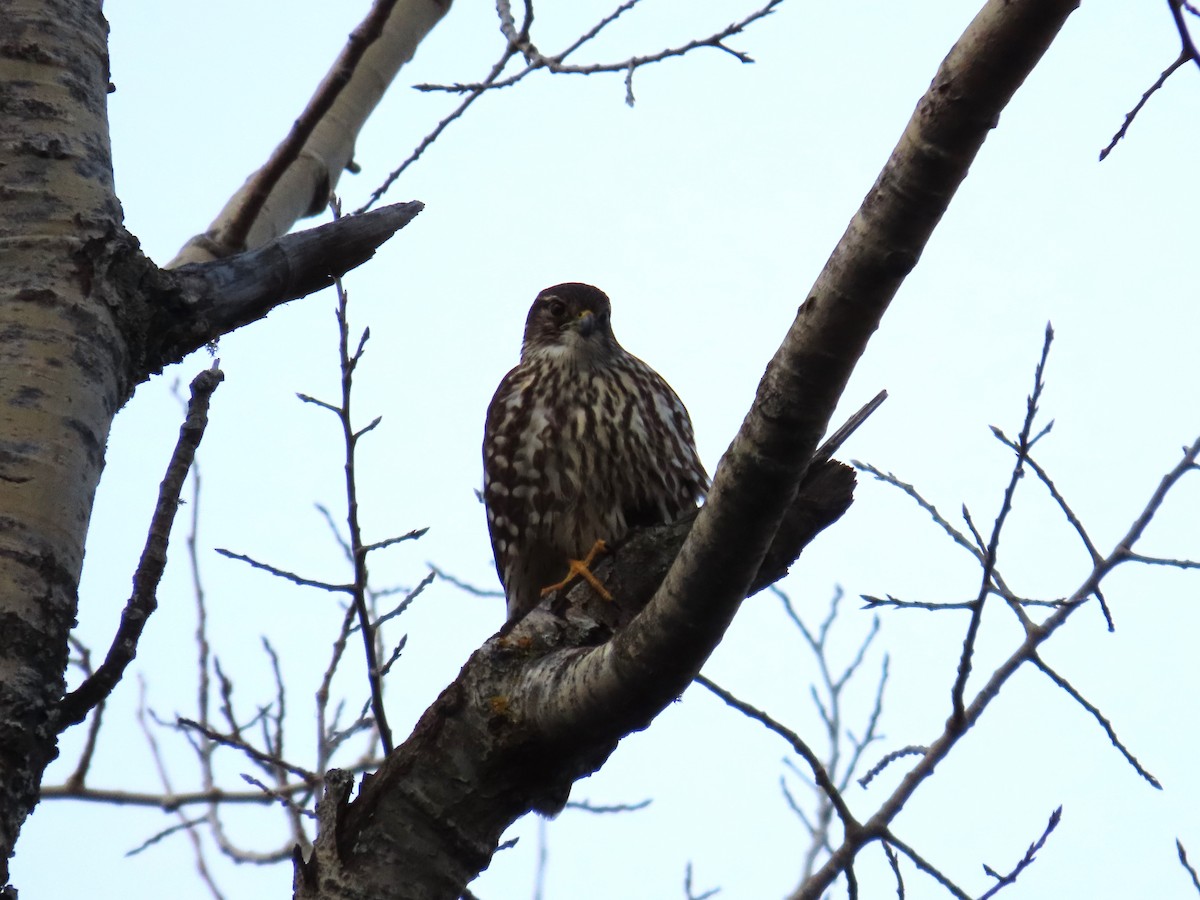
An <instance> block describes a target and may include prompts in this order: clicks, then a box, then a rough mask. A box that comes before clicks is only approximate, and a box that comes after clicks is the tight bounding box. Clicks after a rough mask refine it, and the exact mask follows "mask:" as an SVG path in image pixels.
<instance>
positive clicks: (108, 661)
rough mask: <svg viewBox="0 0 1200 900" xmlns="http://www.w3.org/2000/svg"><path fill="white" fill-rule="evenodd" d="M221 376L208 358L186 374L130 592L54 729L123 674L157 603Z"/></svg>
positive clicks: (81, 712)
mask: <svg viewBox="0 0 1200 900" xmlns="http://www.w3.org/2000/svg"><path fill="white" fill-rule="evenodd" d="M224 378H225V375H224V373H223V372H222V371H221V370H220V369H218V368H217V364H216V363H215V362H214V363H213V366H212V368H211V369H206V370H205V371H203V372H201V373H200V374H199V375H197V376H196V377H195V378H193V379H192V386H191V389H192V399H191V400H190V401H189V402H188V410H187V416H186V418H185V419H184V422H183V425H182V426H181V427H180V429H179V440H178V441H177V442H176V443H175V451H174V452H173V453H172V454H171V461H170V462H169V463H168V464H167V473H166V475H165V476H164V477H163V480H162V483H161V484H160V485H159V488H158V503H157V505H156V506H155V508H154V516H153V518H151V520H150V529H149V531H148V532H147V534H146V545H145V547H144V548H143V550H142V556H141V559H140V560H139V561H138V566H137V571H136V572H134V575H133V593H132V594H131V595H130V597H129V600H128V602H127V603H126V604H125V609H124V610H123V611H122V612H121V624H120V625H119V626H118V627H117V633H116V635H115V636H114V637H113V641H112V645H111V646H110V647H109V649H108V655H107V656H105V658H104V662H102V663H101V664H100V667H99V668H98V669H96V671H95V673H94V674H93V675H92V676H91V677H89V678H87V679H85V680H84V682H83V683H82V684H81V685H80V686H79V687H77V688H76V689H75V690H74V691H72V692H71V693H70V694H68V695H67V696H66V697H64V698H63V701H62V703H61V704H60V705H59V709H58V723H57V727H58V730H59V731H63V730H65V729H66V728H69V727H70V726H71V725H75V724H77V723H78V722H82V721H83V719H84V717H85V716H86V715H87V714H88V711H89V710H90V709H92V708H93V707H94V706H96V704H97V703H99V702H100V701H102V700H104V699H105V698H106V697H108V695H109V694H111V693H112V691H113V688H115V687H116V686H117V684H118V682H120V680H121V676H122V675H123V674H124V673H125V668H126V667H127V666H128V665H129V663H130V662H132V661H133V657H134V655H135V654H136V653H137V645H138V639H139V638H141V636H142V629H143V628H145V627H146V621H147V620H148V619H149V618H150V616H151V614H152V613H153V612H154V610H155V609H157V608H158V583H159V581H160V580H161V579H162V574H163V570H164V569H165V568H166V566H167V545H168V543H169V542H170V538H171V526H172V525H173V524H174V522H175V514H176V512H178V510H179V495H180V493H181V492H182V491H183V483H184V482H185V481H186V480H187V474H188V469H189V468H190V467H191V465H192V460H193V459H194V458H195V456H196V448H197V447H198V446H200V440H201V439H202V438H203V437H204V429H205V427H206V426H207V425H208V404H209V401H210V400H211V399H212V394H213V391H215V390H216V389H217V385H219V384H220V383H221V381H222V380H223V379H224Z"/></svg>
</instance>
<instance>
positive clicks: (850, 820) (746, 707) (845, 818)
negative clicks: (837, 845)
mask: <svg viewBox="0 0 1200 900" xmlns="http://www.w3.org/2000/svg"><path fill="white" fill-rule="evenodd" d="M696 683H697V684H700V685H703V686H704V687H706V688H708V689H709V690H710V691H712V692H713V693H714V694H716V695H717V696H718V697H720V698H721V699H722V700H723V701H725V703H726V704H727V705H728V706H732V707H733V708H734V709H736V710H737V711H738V712H740V713H742V714H743V715H745V716H748V717H749V718H751V719H754V720H755V721H756V722H761V723H762V724H763V725H765V726H766V727H767V728H768V729H769V730H771V731H773V732H775V733H776V734H777V735H779V736H780V737H781V738H783V739H784V740H785V741H787V742H788V743H789V744H791V746H792V749H793V750H794V751H795V752H796V753H797V755H799V756H800V757H802V758H803V759H804V761H805V762H806V763H808V766H809V768H810V769H811V770H812V773H813V779H814V781H816V783H817V786H818V787H820V789H821V790H822V791H824V792H825V795H826V796H827V797H828V798H829V802H830V803H831V804H832V806H833V808H834V810H835V811H836V812H837V814H838V818H839V819H841V820H842V827H843V828H844V829H845V830H846V831H848V832H850V831H857V830H858V829H859V827H860V826H859V824H858V822H857V821H855V819H854V816H853V815H852V814H851V812H850V808H849V807H848V806H846V802H845V801H844V800H843V799H842V795H841V792H840V791H838V789H837V785H835V784H834V783H833V779H832V778H830V776H829V772H828V771H827V770H826V768H825V764H824V763H823V762H821V760H820V759H819V758H818V757H817V755H816V753H814V752H813V751H812V748H810V747H809V746H808V744H806V743H805V742H804V740H803V739H802V738H801V737H800V736H799V735H798V734H796V733H795V732H794V731H792V730H791V729H790V728H788V727H787V726H785V725H783V724H782V723H780V722H777V721H776V720H775V719H773V718H772V717H771V716H769V715H767V713H765V712H763V711H762V710H761V709H756V708H755V707H753V706H751V705H750V704H749V703H746V702H744V701H742V700H739V699H738V698H737V697H735V696H734V695H733V694H731V693H729V691H727V690H725V689H724V688H722V687H720V686H719V685H717V684H716V683H714V682H713V681H711V680H710V679H708V678H706V677H705V676H703V675H697V676H696Z"/></svg>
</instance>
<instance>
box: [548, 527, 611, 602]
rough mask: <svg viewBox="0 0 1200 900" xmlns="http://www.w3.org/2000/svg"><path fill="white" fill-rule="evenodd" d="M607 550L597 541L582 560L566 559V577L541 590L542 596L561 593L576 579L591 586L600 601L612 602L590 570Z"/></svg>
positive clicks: (602, 542)
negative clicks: (598, 557) (597, 558)
mask: <svg viewBox="0 0 1200 900" xmlns="http://www.w3.org/2000/svg"><path fill="white" fill-rule="evenodd" d="M607 549H608V545H607V544H606V543H604V541H603V540H598V541H596V543H594V544H592V549H591V550H589V551H588V552H587V556H585V557H584V558H583V559H568V560H567V575H566V577H565V578H563V580H562V581H559V582H556V583H554V584H552V585H549V586H548V587H544V588H542V596H543V597H548V596H550V595H551V594H553V593H554V592H555V591H561V590H562V589H563V588H565V587H566V586H567V585H569V584H570V583H571V582H572V581H574V580H575V579H576V578H582V579H583V580H584V581H586V582H587V583H588V584H589V585H591V587H592V590H594V591H595V592H596V593H597V594H599V595H600V598H601V599H603V600H607V601H608V602H609V603H612V602H614V601H613V595H612V594H610V593H609V592H608V589H607V588H605V587H604V585H602V584H601V583H600V579H599V578H597V577H596V576H595V575H594V574H593V573H592V570H591V565H592V563H593V562H595V560H596V557H597V556H599V555H600V554H601V553H603V552H604V551H605V550H607Z"/></svg>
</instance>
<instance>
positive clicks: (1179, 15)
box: [1100, 0, 1200, 162]
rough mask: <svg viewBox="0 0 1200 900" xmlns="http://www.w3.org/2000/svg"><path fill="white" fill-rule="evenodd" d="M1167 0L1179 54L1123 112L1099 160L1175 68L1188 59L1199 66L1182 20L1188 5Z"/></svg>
mask: <svg viewBox="0 0 1200 900" xmlns="http://www.w3.org/2000/svg"><path fill="white" fill-rule="evenodd" d="M1167 2H1168V4H1169V5H1170V7H1171V17H1172V18H1173V19H1174V20H1175V30H1176V31H1177V32H1178V33H1179V42H1180V44H1181V46H1180V49H1179V56H1177V57H1176V58H1175V61H1174V62H1173V63H1171V64H1170V65H1169V66H1167V67H1166V68H1165V69H1163V71H1162V74H1160V75H1159V76H1158V78H1157V79H1156V80H1155V82H1154V84H1152V85H1150V87H1149V89H1148V90H1147V91H1146V92H1145V93H1144V94H1142V97H1141V99H1140V100H1138V102H1137V105H1136V106H1134V108H1133V109H1131V110H1130V111H1129V112H1128V113H1126V114H1125V121H1124V122H1122V123H1121V127H1120V128H1119V129H1118V130H1117V133H1116V134H1114V135H1113V136H1112V140H1111V141H1109V142H1108V146H1107V147H1105V148H1104V149H1103V150H1101V151H1100V161H1101V162H1103V161H1104V160H1105V159H1106V158H1107V157H1108V154H1110V153H1112V151H1113V150H1114V149H1115V148H1116V146H1117V144H1118V143H1119V142H1120V141H1121V139H1122V138H1124V137H1125V134H1126V132H1128V131H1129V126H1130V125H1132V124H1133V120H1134V119H1136V118H1137V115H1138V113H1140V112H1141V111H1142V107H1144V106H1145V105H1146V102H1147V101H1148V100H1149V99H1150V98H1151V96H1153V95H1154V93H1155V92H1156V91H1157V90H1158V89H1159V88H1161V87H1162V86H1163V85H1164V84H1166V83H1167V79H1168V78H1170V77H1171V76H1172V75H1174V74H1175V72H1176V70H1178V69H1179V68H1181V67H1182V66H1184V65H1186V64H1187V62H1188V61H1189V60H1191V61H1192V62H1195V63H1196V65H1198V66H1200V52H1197V48H1196V42H1195V41H1193V40H1192V34H1191V32H1190V31H1189V30H1188V27H1187V23H1186V22H1185V21H1184V20H1183V10H1184V9H1185V8H1187V9H1189V11H1190V7H1188V4H1187V3H1185V2H1183V0H1167Z"/></svg>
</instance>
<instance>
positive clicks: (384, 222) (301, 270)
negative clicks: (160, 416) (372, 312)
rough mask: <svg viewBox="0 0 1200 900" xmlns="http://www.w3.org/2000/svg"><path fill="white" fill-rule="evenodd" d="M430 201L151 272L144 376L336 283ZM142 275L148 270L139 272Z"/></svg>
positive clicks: (143, 287) (390, 208)
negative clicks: (215, 258)
mask: <svg viewBox="0 0 1200 900" xmlns="http://www.w3.org/2000/svg"><path fill="white" fill-rule="evenodd" d="M423 208H424V204H422V203H419V202H416V201H410V202H408V203H397V204H394V205H392V206H385V207H382V208H380V209H377V210H372V211H371V212H369V213H364V214H363V215H360V216H347V217H345V218H342V219H339V220H337V221H335V222H329V223H327V224H325V225H320V226H318V227H316V228H310V229H309V230H307V231H301V232H299V233H297V234H289V235H285V236H284V237H281V238H279V239H277V240H275V241H272V242H271V243H270V244H267V245H266V246H264V247H261V248H260V249H258V250H252V251H250V252H249V253H242V254H240V255H238V256H233V257H230V258H229V259H222V260H218V261H216V262H209V263H195V264H192V265H186V266H181V267H180V268H178V269H173V270H171V271H161V272H157V273H153V274H151V275H150V277H151V278H152V279H153V280H154V281H155V282H157V283H156V284H152V285H150V286H149V290H147V285H145V284H144V283H143V284H139V285H138V287H139V291H138V292H135V293H144V294H146V295H147V299H146V301H145V302H146V303H147V304H149V307H148V311H147V313H146V315H147V318H148V320H149V321H147V322H146V323H144V330H145V341H144V342H142V344H139V346H145V348H146V349H145V358H144V360H143V361H142V368H143V370H144V372H143V377H148V376H149V375H151V374H154V373H157V372H159V371H161V370H162V368H163V366H166V365H168V364H170V363H173V362H178V361H179V360H181V359H182V358H183V357H184V356H186V355H187V354H188V353H191V352H192V351H193V350H196V349H199V348H200V347H203V346H204V345H205V344H208V343H210V342H212V341H214V340H216V339H217V338H219V337H221V336H222V335H223V334H227V333H228V332H230V331H233V330H234V329H235V328H240V327H241V326H243V325H246V324H248V323H250V322H254V321H257V320H258V319H261V318H263V317H264V316H265V315H267V313H269V312H270V311H271V310H273V309H274V308H275V307H277V306H279V305H280V304H283V303H286V302H288V301H289V300H295V299H297V298H299V297H304V296H306V295H308V294H311V293H313V292H315V291H319V290H321V289H322V288H326V287H329V286H330V285H331V284H333V282H334V279H335V278H337V277H339V276H341V275H344V274H345V273H346V272H348V271H350V270H351V269H353V268H355V267H356V266H359V265H362V264H363V263H364V262H366V261H367V260H369V259H370V258H371V257H372V256H374V255H375V251H376V250H377V249H378V248H379V246H380V245H381V244H383V243H384V242H385V241H386V240H388V238H390V237H391V236H392V235H393V234H395V233H396V232H397V231H399V230H400V229H401V228H403V227H404V226H405V225H407V224H408V223H409V222H411V221H412V220H413V219H414V218H415V217H416V215H417V214H418V213H419V212H420V211H421V210H422V209H423ZM141 275H142V277H143V279H144V278H145V277H146V275H145V273H144V272H143V273H141Z"/></svg>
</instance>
